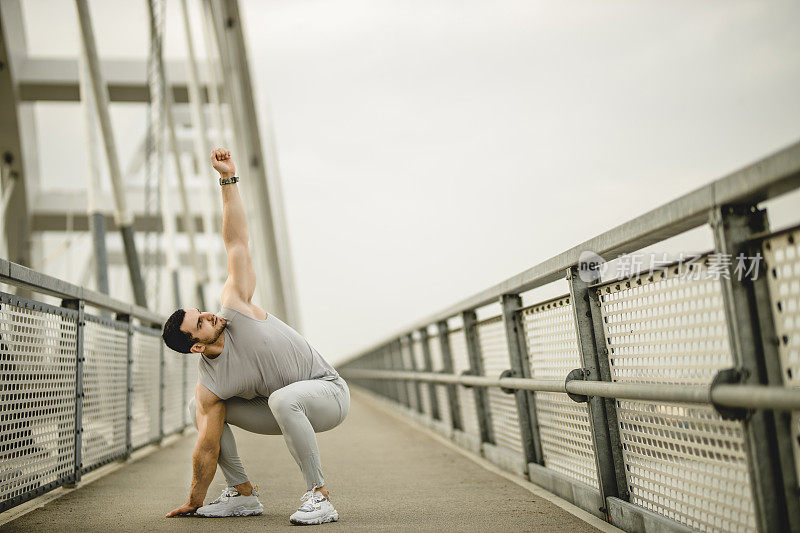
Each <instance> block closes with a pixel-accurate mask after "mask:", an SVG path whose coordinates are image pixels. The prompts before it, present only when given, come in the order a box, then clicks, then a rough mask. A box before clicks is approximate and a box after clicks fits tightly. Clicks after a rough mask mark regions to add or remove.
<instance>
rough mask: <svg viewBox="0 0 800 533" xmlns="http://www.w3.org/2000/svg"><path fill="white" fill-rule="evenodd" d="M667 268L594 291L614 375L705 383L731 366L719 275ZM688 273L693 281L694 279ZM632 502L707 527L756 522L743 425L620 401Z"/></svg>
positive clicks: (735, 527) (677, 408) (748, 527)
mask: <svg viewBox="0 0 800 533" xmlns="http://www.w3.org/2000/svg"><path fill="white" fill-rule="evenodd" d="M705 276H706V267H705V265H703V264H701V263H697V266H696V270H695V271H694V272H693V273H692V275H691V276H684V275H681V274H680V273H678V272H677V271H676V270H674V269H669V270H668V271H666V272H661V273H659V274H656V275H655V276H654V277H652V278H648V277H647V276H640V277H637V278H633V279H631V280H629V281H625V282H620V283H610V284H607V285H604V286H602V287H600V288H599V289H598V295H599V297H600V302H601V309H602V315H603V322H604V324H603V326H604V329H605V335H606V345H607V347H608V351H609V355H608V358H609V363H610V365H611V374H612V377H613V379H614V381H620V382H637V383H680V384H708V383H709V382H710V380H711V379H712V378H713V376H714V375H715V373H716V372H717V370H719V369H721V368H726V367H730V366H732V364H733V361H732V357H731V353H730V349H729V346H728V331H727V325H726V323H725V313H724V310H723V307H722V305H723V304H722V294H721V288H720V283H719V281H718V280H715V279H702V278H704V277H705ZM695 277H697V278H699V279H695ZM616 404H617V417H618V419H619V427H620V437H621V440H622V445H623V457H624V460H625V466H626V474H627V477H628V487H629V490H630V494H631V501H632V502H633V503H636V504H638V505H641V506H643V507H645V508H647V509H650V510H652V511H654V512H656V513H659V514H662V515H665V516H668V517H670V518H672V519H674V520H676V521H678V522H681V523H683V524H686V525H688V526H690V527H694V528H696V529H700V530H706V531H711V530H713V531H752V530H753V529H754V528H755V519H754V515H753V502H752V499H751V493H750V480H749V473H748V468H747V461H746V456H745V449H744V442H743V432H742V426H741V424H740V423H739V422H732V421H726V420H722V419H721V418H720V417H719V415H717V413H716V412H715V411H714V410H713V409H712V408H711V407H703V406H700V407H698V406H694V405H682V404H665V403H655V402H640V401H628V400H619V401H617V402H616Z"/></svg>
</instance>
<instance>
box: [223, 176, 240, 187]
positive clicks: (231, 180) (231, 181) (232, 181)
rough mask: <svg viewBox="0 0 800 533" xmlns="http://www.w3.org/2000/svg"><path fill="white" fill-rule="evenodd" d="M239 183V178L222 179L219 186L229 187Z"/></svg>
mask: <svg viewBox="0 0 800 533" xmlns="http://www.w3.org/2000/svg"><path fill="white" fill-rule="evenodd" d="M237 181H239V176H233V177H230V178H220V179H219V184H220V185H228V184H229V183H236V182H237Z"/></svg>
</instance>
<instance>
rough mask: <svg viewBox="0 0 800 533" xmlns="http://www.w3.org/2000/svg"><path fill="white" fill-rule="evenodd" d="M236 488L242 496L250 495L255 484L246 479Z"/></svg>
mask: <svg viewBox="0 0 800 533" xmlns="http://www.w3.org/2000/svg"><path fill="white" fill-rule="evenodd" d="M234 488H235V489H236V490H237V491H239V494H241V495H242V496H250V495H252V494H253V484H252V483H250V482H249V481H246V482H244V483H242V484H241V485H236V486H235V487H234Z"/></svg>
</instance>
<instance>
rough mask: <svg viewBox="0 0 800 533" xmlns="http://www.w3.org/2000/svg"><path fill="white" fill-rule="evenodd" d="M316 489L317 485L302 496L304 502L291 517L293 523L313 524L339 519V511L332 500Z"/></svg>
mask: <svg viewBox="0 0 800 533" xmlns="http://www.w3.org/2000/svg"><path fill="white" fill-rule="evenodd" d="M315 489H316V487H314V488H313V489H311V490H310V491H308V492H306V493H305V494H303V497H302V498H300V501H301V502H303V503H302V505H300V508H299V509H297V511H295V513H294V514H293V515H292V516H290V517H289V521H290V522H291V523H292V524H296V525H299V526H311V525H316V524H325V523H327V522H336V521H337V520H339V513H338V512H337V511H336V509H334V508H333V504H332V503H331V502H330V500H329V499H328V498H326V497H325V496H323V495H322V493H321V492H317V491H316V490H315Z"/></svg>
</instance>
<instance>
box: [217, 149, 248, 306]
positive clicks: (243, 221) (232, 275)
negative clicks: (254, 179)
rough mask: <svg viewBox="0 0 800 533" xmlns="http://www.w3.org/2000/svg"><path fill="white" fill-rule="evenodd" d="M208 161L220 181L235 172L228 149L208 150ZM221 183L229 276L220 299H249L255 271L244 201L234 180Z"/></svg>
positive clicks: (244, 300) (224, 301)
mask: <svg viewBox="0 0 800 533" xmlns="http://www.w3.org/2000/svg"><path fill="white" fill-rule="evenodd" d="M211 164H212V165H213V166H214V169H215V170H216V171H217V172H219V174H220V177H221V178H222V179H223V181H224V180H230V179H231V178H233V177H234V176H235V175H236V166H235V165H234V164H233V159H231V153H230V151H228V150H225V149H222V148H217V149H216V150H214V151H213V152H211ZM221 187H222V239H223V240H224V241H225V250H226V251H227V252H228V279H227V281H226V282H225V287H224V288H223V289H222V303H223V304H228V303H233V304H235V303H236V301H241V302H243V303H250V300H251V299H252V298H253V292H254V291H255V290H256V272H255V270H254V269H253V260H252V259H251V257H250V246H249V244H248V239H249V235H248V233H247V217H246V216H245V212H244V204H243V203H242V197H241V196H240V195H239V186H238V185H237V184H236V183H235V182H234V183H227V184H224V185H221Z"/></svg>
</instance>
